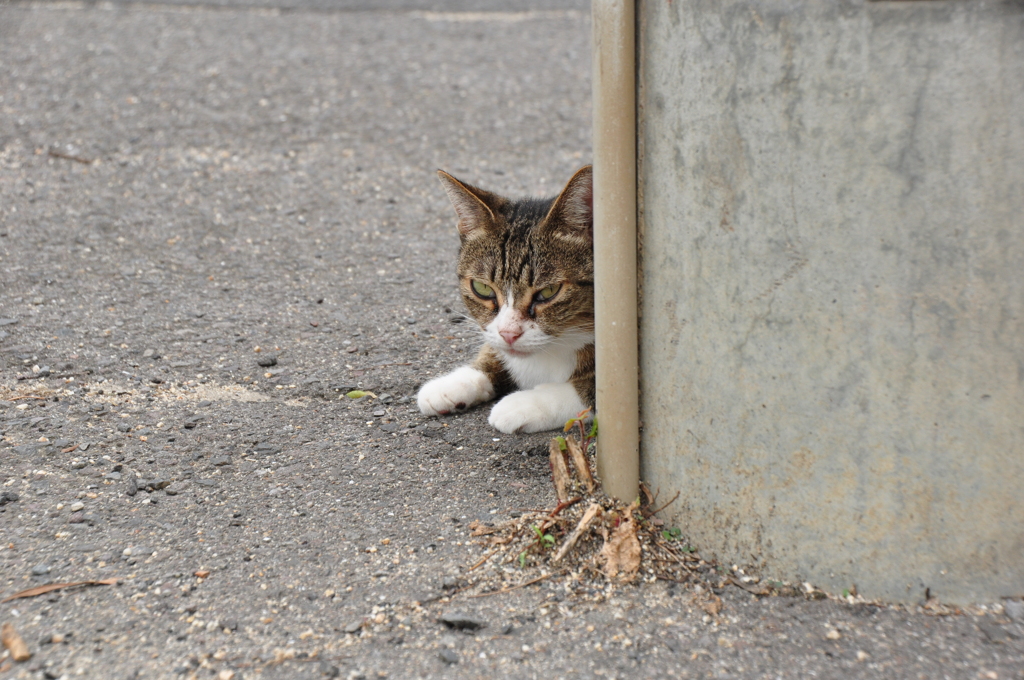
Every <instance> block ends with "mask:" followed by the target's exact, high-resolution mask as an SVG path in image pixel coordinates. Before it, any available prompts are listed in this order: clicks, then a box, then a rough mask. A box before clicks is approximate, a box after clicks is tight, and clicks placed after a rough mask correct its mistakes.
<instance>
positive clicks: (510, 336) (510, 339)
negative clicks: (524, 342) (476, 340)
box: [498, 331, 523, 346]
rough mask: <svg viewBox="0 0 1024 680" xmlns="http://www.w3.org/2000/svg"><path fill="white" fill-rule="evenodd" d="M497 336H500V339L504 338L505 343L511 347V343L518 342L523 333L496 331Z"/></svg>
mask: <svg viewBox="0 0 1024 680" xmlns="http://www.w3.org/2000/svg"><path fill="white" fill-rule="evenodd" d="M498 335H500V336H501V337H502V338H504V340H505V342H507V343H508V344H509V345H510V346H511V345H512V343H514V342H515V341H516V340H518V339H519V338H520V337H521V336H522V335H523V332H522V331H498Z"/></svg>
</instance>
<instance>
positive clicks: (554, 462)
mask: <svg viewBox="0 0 1024 680" xmlns="http://www.w3.org/2000/svg"><path fill="white" fill-rule="evenodd" d="M548 458H549V459H550V460H551V479H552V481H553V482H554V484H555V495H556V496H557V497H558V501H559V503H561V502H562V501H565V500H566V499H568V498H569V488H570V486H571V485H572V477H570V476H569V468H568V466H566V464H565V456H563V455H562V448H561V446H559V444H558V440H557V439H552V440H551V444H550V445H549V446H548Z"/></svg>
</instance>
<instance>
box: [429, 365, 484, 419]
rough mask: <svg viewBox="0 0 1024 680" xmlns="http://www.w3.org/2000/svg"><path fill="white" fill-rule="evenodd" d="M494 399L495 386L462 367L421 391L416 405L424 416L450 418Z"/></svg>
mask: <svg viewBox="0 0 1024 680" xmlns="http://www.w3.org/2000/svg"><path fill="white" fill-rule="evenodd" d="M491 399H494V386H493V385H491V381H490V380H489V379H488V378H487V376H486V375H484V374H483V372H481V371H478V370H476V369H475V368H473V367H472V366H462V367H460V368H457V369H455V370H454V371H452V372H451V373H449V374H448V375H443V376H441V377H440V378H434V379H433V380H431V381H430V382H428V383H427V384H426V385H424V386H423V387H421V388H420V391H419V394H417V395H416V405H417V406H419V407H420V411H421V412H422V413H423V414H424V415H428V416H436V415H447V414H449V413H451V412H452V411H456V410H462V409H466V408H469V407H470V406H473V405H474V404H479V403H480V402H483V401H490V400H491Z"/></svg>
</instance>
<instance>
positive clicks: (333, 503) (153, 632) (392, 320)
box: [0, 1, 1024, 679]
mask: <svg viewBox="0 0 1024 680" xmlns="http://www.w3.org/2000/svg"><path fill="white" fill-rule="evenodd" d="M224 4H225V5H226V6H224V7H205V8H204V7H197V6H195V5H194V4H191V3H189V4H182V5H180V6H173V5H166V4H161V5H145V4H141V5H138V4H131V5H120V4H113V5H103V4H95V5H94V4H83V5H77V4H71V3H59V4H57V3H55V4H47V3H34V4H28V3H24V4H21V3H13V4H4V5H2V6H0V319H2V322H0V432H2V443H0V485H2V488H3V492H2V496H0V498H2V499H3V500H2V502H0V536H2V544H0V560H2V561H0V575H2V579H3V580H2V582H0V587H2V589H3V595H4V596H6V595H10V594H12V593H14V592H16V591H18V590H22V589H25V588H29V587H32V586H35V585H39V584H41V583H46V582H66V581H79V580H96V579H103V578H109V577H119V578H120V579H121V583H120V585H118V586H113V587H110V586H97V587H94V588H89V589H78V590H67V591H59V592H53V593H48V594H47V595H44V596H39V597H35V598H31V599H23V600H15V601H12V602H8V603H4V604H2V605H0V618H2V619H3V620H9V621H12V622H13V623H14V624H15V625H16V627H17V628H18V630H19V631H20V632H21V634H22V636H23V637H24V638H25V639H26V640H27V641H29V642H30V644H31V645H32V647H33V650H32V651H33V652H34V656H33V658H32V660H31V661H30V662H28V663H25V664H18V665H16V666H15V667H14V668H13V669H12V670H10V671H7V676H10V677H17V678H39V677H68V678H73V677H86V678H104V679H106V678H128V677H133V678H166V677H234V678H236V679H238V678H250V677H268V678H315V677H335V676H337V677H366V678H374V677H391V678H413V677H434V678H441V677H445V678H448V677H507V678H524V677H545V678H548V677H550V678H557V677H588V678H590V677H605V678H609V677H659V678H660V677H677V676H678V677H702V676H709V675H715V676H722V677H730V676H735V677H747V676H759V675H766V676H772V677H775V676H781V677H797V676H808V675H811V674H817V675H819V676H827V677H841V676H842V677H845V676H851V677H908V678H909V677H915V678H916V677H919V676H920V675H924V676H925V677H938V676H941V675H949V676H951V677H971V678H975V677H999V678H1006V677H1014V675H1013V674H1014V673H1017V672H1018V670H1019V668H1020V667H1021V666H1020V659H1021V646H1020V645H1021V638H1022V637H1024V635H1022V632H1024V631H1021V630H1020V624H1019V623H1012V622H1010V621H1009V619H1004V618H1002V617H1001V616H998V615H995V614H994V613H990V614H989V615H984V614H983V612H982V611H981V610H978V611H977V612H976V615H970V616H968V615H963V616H955V617H945V618H938V617H926V616H923V615H921V614H919V613H916V612H914V611H904V610H897V609H890V608H884V607H872V606H867V605H856V606H850V605H845V604H842V603H840V602H837V601H821V602H812V601H805V600H802V599H794V598H789V599H774V600H766V601H757V600H754V599H752V597H751V596H750V595H748V594H745V593H743V592H742V591H739V590H738V589H730V590H727V591H725V592H723V593H722V597H723V598H724V599H725V609H724V610H723V612H722V614H721V615H720V616H719V617H717V618H714V619H712V618H711V617H709V616H707V615H705V614H704V612H703V611H702V610H701V609H700V608H699V607H697V606H695V604H694V603H693V596H694V593H693V591H692V590H690V589H689V588H688V587H686V586H682V585H678V586H677V585H675V584H668V583H663V582H656V583H646V582H645V583H643V584H641V585H639V586H636V587H629V588H622V589H618V590H616V591H614V592H613V593H610V594H609V593H605V592H604V591H601V592H596V591H595V592H587V591H584V592H579V593H569V592H566V590H565V588H564V587H563V582H561V581H559V580H557V579H552V580H549V581H545V582H542V583H539V584H538V585H536V586H532V587H530V588H523V589H520V590H517V591H513V592H509V593H505V594H499V595H493V596H491V597H485V598H477V599H469V598H466V597H465V595H464V594H460V592H459V588H460V585H459V584H460V583H462V580H461V579H462V577H463V576H465V569H466V568H467V565H469V564H471V563H472V562H473V561H475V560H476V559H477V558H478V557H479V555H480V552H479V548H478V547H477V546H474V545H470V544H469V542H468V540H467V539H468V534H469V532H468V529H467V526H468V524H469V523H470V522H472V521H473V520H477V519H481V518H486V519H488V520H494V519H502V518H505V517H508V516H509V514H510V513H517V512H519V511H521V510H523V509H525V508H538V507H545V506H548V505H549V504H550V501H551V495H550V482H549V479H548V469H547V467H548V466H547V463H546V460H545V458H544V457H543V456H538V455H536V453H537V452H538V451H540V452H543V451H545V448H544V437H543V436H524V437H518V436H516V437H509V436H500V437H499V436H495V433H494V432H493V431H491V430H490V429H489V428H488V427H487V425H486V410H485V409H480V410H475V411H472V412H470V413H467V414H464V415H460V416H457V417H452V418H447V419H444V420H440V421H438V420H429V421H428V420H425V419H423V418H421V417H420V416H419V414H418V413H417V412H416V410H415V408H414V404H413V403H412V401H410V398H411V397H413V396H414V394H415V390H416V388H417V386H418V385H419V384H421V383H422V382H423V381H424V380H426V379H427V378H429V377H430V376H432V375H435V374H437V373H438V372H440V371H446V370H450V369H451V368H452V367H453V366H455V365H457V364H458V363H460V362H463V361H466V360H467V359H468V357H470V356H471V355H472V353H473V351H474V349H475V346H476V343H477V341H478V334H477V332H476V331H475V330H474V329H473V328H471V327H470V326H468V325H467V324H464V323H460V322H461V320H462V317H461V316H460V313H461V309H460V307H459V300H458V296H457V293H456V288H455V280H454V275H453V271H452V265H453V261H454V253H455V249H456V247H457V239H456V236H455V232H454V227H453V220H452V215H451V210H450V207H449V205H448V203H447V199H446V198H445V196H444V194H443V192H442V191H441V190H440V187H438V186H437V183H436V179H435V178H434V172H433V171H434V170H435V169H436V168H438V167H441V168H444V169H446V170H449V171H450V172H453V173H455V174H456V175H458V176H460V177H464V178H465V179H466V180H468V181H471V182H473V183H476V184H479V185H482V186H485V187H493V188H494V189H496V190H500V191H503V192H507V193H510V194H548V195H550V194H552V193H554V192H555V191H557V190H558V189H559V188H560V185H561V182H562V181H564V178H565V177H568V176H569V175H570V174H571V173H572V171H573V170H575V169H576V168H577V167H579V166H580V165H582V164H584V163H586V162H588V160H589V156H590V153H589V96H590V94H589V68H590V66H589V63H590V62H589V44H588V35H589V18H588V16H587V14H586V12H585V7H583V6H582V5H580V4H578V3H571V2H567V3H560V4H558V5H554V4H543V3H539V2H538V3H534V4H533V7H534V9H535V10H537V11H532V12H527V13H516V12H511V13H510V12H477V11H463V10H474V9H477V8H478V7H475V6H474V5H473V3H471V2H468V1H467V2H462V3H460V4H457V5H454V6H453V7H452V9H453V10H454V11H452V12H436V11H426V10H433V9H436V5H437V4H438V3H418V4H417V3H412V4H411V5H410V4H405V5H402V3H398V2H391V3H388V4H387V6H386V7H385V9H384V10H382V11H362V10H366V8H367V7H368V6H372V3H369V4H368V3H363V4H362V5H359V6H357V5H358V3H345V2H339V3H336V4H331V3H328V2H322V3H320V4H316V3H311V4H307V5H304V4H303V3H301V2H296V3H293V4H292V5H289V7H292V11H287V12H276V11H273V10H272V9H268V8H267V6H266V5H268V4H269V3H257V2H253V3H241V4H238V5H235V6H231V5H230V4H228V3H224ZM244 5H248V6H244ZM489 5H490V9H493V8H494V7H499V6H500V5H498V4H497V3H489ZM528 6H529V3H527V2H520V3H518V4H517V6H516V7H515V9H523V8H527V7H528ZM403 7H405V8H409V7H412V9H411V10H409V11H406V10H404V9H403ZM552 7H553V8H554V9H552ZM346 8H347V9H353V8H354V9H360V8H361V11H347V9H346ZM484 9H488V7H486V6H485V7H484ZM257 348H258V350H259V351H257ZM264 357H273V358H274V359H276V361H275V362H271V361H267V360H263V361H262V363H261V359H264ZM36 367H38V368H36ZM44 367H45V368H47V369H48V371H49V375H46V371H44V370H43V369H44ZM72 378H73V380H72ZM355 389H359V390H363V391H368V392H373V393H374V394H376V395H377V396H378V398H377V399H374V398H373V397H370V396H366V397H362V398H360V399H349V398H347V397H345V396H344V395H346V394H347V393H349V392H350V391H352V390H355ZM385 395H387V397H386V398H385ZM695 511H697V509H695ZM510 568H511V569H514V568H515V567H514V566H510ZM779 576H781V577H783V578H786V577H794V576H798V575H779ZM450 611H457V612H459V616H462V617H466V620H472V621H480V622H486V624H487V625H486V627H480V628H477V629H475V630H472V629H471V628H472V626H466V627H463V628H462V629H459V628H458V627H455V628H450V627H448V626H446V625H445V624H444V623H443V621H442V620H440V617H441V616H442V615H443V614H444V613H445V612H450ZM982 624H983V625H982ZM993 626H995V627H997V628H998V630H1001V631H1004V632H1005V633H1006V635H1000V634H998V633H996V632H993V631H995V630H996V628H993ZM831 631H838V632H839V636H838V637H836V636H833V637H834V638H835V639H830V638H829V637H828V635H829V633H830V632H831ZM44 640H45V641H46V643H45V644H44V643H43V642H42V641H44ZM232 674H233V675H232ZM5 677H6V676H5Z"/></svg>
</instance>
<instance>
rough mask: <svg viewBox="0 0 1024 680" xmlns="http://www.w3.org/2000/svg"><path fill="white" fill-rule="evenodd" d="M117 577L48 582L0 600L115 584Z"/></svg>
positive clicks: (8, 600) (7, 600)
mask: <svg viewBox="0 0 1024 680" xmlns="http://www.w3.org/2000/svg"><path fill="white" fill-rule="evenodd" d="M117 581H118V579H117V578H116V577H115V578H105V579H102V580H100V581H75V582H74V583H48V584H46V585H45V586H36V587H35V588H29V589H28V590H22V591H20V592H17V593H15V594H14V595H11V596H10V597H5V598H4V599H2V600H0V602H10V601H11V600H18V599H21V598H23V597H35V596H36V595H45V594H46V593H49V592H52V591H54V590H63V589H64V588H75V587H77V586H116V585H117Z"/></svg>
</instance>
